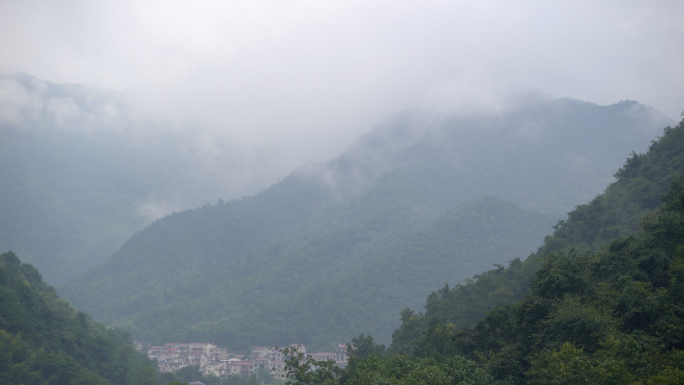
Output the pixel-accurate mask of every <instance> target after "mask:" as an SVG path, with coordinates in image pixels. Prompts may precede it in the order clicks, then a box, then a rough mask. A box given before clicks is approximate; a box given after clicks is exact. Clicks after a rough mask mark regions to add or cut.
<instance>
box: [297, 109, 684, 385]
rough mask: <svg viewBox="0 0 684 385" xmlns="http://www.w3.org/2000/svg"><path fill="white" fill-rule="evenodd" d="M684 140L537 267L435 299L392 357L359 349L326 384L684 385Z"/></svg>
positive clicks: (636, 163) (586, 211) (536, 257)
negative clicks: (654, 197)
mask: <svg viewBox="0 0 684 385" xmlns="http://www.w3.org/2000/svg"><path fill="white" fill-rule="evenodd" d="M683 135H684V121H682V122H680V124H679V125H678V126H677V127H675V128H669V127H668V128H667V129H665V134H664V135H663V137H662V138H660V139H659V140H657V141H654V142H653V143H652V144H651V146H650V148H649V151H648V152H647V153H646V154H642V155H636V154H634V155H633V156H632V157H631V158H630V159H628V161H627V162H626V164H625V165H624V167H622V168H621V169H620V170H619V171H618V172H617V174H616V177H617V178H618V180H617V181H616V182H615V183H613V184H611V186H610V187H609V188H608V189H607V190H606V192H605V193H604V194H602V195H599V196H598V197H596V198H595V199H594V200H592V201H591V202H590V203H588V204H586V205H581V206H579V207H577V209H576V210H574V211H573V212H571V213H570V214H569V218H568V220H566V221H563V222H560V223H559V224H558V226H557V227H556V231H555V232H554V234H553V235H552V236H549V237H547V238H546V241H545V245H544V246H543V247H542V248H540V250H539V251H538V252H537V253H536V254H533V255H531V256H530V257H529V258H528V259H527V260H526V261H524V262H522V261H520V260H514V261H512V262H511V264H510V265H509V267H508V268H503V267H499V268H498V269H495V270H490V271H489V272H487V273H485V274H482V275H479V276H476V277H475V278H476V279H477V281H471V282H470V283H468V284H466V285H459V286H457V287H456V288H454V289H449V287H444V288H443V289H441V290H439V291H437V292H433V293H432V294H431V295H430V296H429V297H428V299H427V304H426V309H427V312H426V314H425V315H423V314H415V312H413V311H412V310H410V309H405V310H404V311H403V312H402V326H401V327H400V328H399V329H397V330H396V331H395V333H394V335H393V340H392V345H391V346H390V348H389V349H388V350H387V351H385V349H384V346H380V345H376V344H375V343H374V340H373V338H372V337H370V336H364V335H360V336H359V337H358V338H354V339H352V343H353V344H354V346H355V348H353V349H348V352H349V354H350V355H351V356H352V358H351V360H350V362H349V365H348V366H347V368H346V369H345V370H344V371H342V372H340V373H339V375H338V376H337V377H335V379H334V380H330V381H328V382H325V383H326V384H334V383H339V384H368V383H373V384H412V383H420V382H421V381H423V383H430V384H475V383H477V384H534V385H536V384H625V385H627V384H680V383H682V382H683V381H684V350H683V349H684V342H683V341H684V307H683V306H682V304H684V297H683V296H682V293H683V292H684V287H682V282H684V176H683V174H684V151H682V150H684V148H683V146H684V140H683V139H684V137H683ZM644 185H646V186H648V187H650V189H645V188H644ZM665 186H667V187H665ZM660 192H662V193H663V194H661V199H659V200H657V201H656V200H653V199H650V197H651V196H652V195H651V194H658V193H660ZM616 233H617V234H618V236H617V238H615V239H613V240H611V241H610V242H606V243H600V241H601V240H602V238H601V237H602V236H605V237H609V236H610V235H609V234H613V235H615V234H616ZM624 234H628V235H624ZM513 292H517V294H522V293H525V295H524V296H520V297H519V299H518V300H517V301H511V299H512V298H514V296H511V293H513ZM502 298H503V301H502ZM478 301H483V302H484V304H482V305H480V304H477V302H478ZM497 302H502V303H503V304H497ZM478 305H479V306H478ZM487 306H489V307H490V309H489V311H488V312H486V313H485V314H484V316H482V311H483V309H484V308H486V307H487ZM484 310H486V309H484ZM468 313H470V314H468ZM464 314H465V316H464ZM292 365H294V366H295V367H296V366H297V364H296V363H292ZM321 370H322V371H325V369H324V368H321ZM321 370H319V372H320V371H321ZM319 377H321V378H323V377H325V375H324V373H320V374H319ZM294 383H295V384H303V383H305V382H301V381H295V382H294ZM309 383H323V382H309Z"/></svg>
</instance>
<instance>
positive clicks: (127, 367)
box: [0, 252, 156, 385]
mask: <svg viewBox="0 0 684 385" xmlns="http://www.w3.org/2000/svg"><path fill="white" fill-rule="evenodd" d="M0 304H2V306H0V382H2V383H3V384H26V385H33V384H35V385H43V384H51V385H76V384H84V385H85V384H93V385H95V384H102V385H105V384H112V385H114V384H119V385H128V384H131V385H132V384H141V385H142V384H149V383H154V381H155V370H156V368H155V364H154V362H152V361H151V360H149V359H148V358H147V356H145V355H142V354H139V353H138V352H136V351H135V349H133V346H132V340H131V335H130V333H128V332H122V331H120V330H113V329H105V328H104V327H103V326H102V325H100V324H97V323H96V322H93V321H92V320H91V319H90V316H88V315H86V314H84V313H82V312H79V311H77V310H74V309H73V308H72V307H70V306H69V305H68V304H67V303H66V302H64V301H62V300H61V299H59V298H58V297H57V295H56V294H55V291H54V289H53V288H52V287H50V286H48V285H47V284H45V283H44V282H43V281H42V279H41V276H40V273H38V271H37V270H36V269H34V268H33V267H32V266H31V265H29V264H25V263H21V262H20V261H19V258H17V256H16V255H15V254H14V253H12V252H7V253H4V254H0ZM150 381H151V382H150Z"/></svg>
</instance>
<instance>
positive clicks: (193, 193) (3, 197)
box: [0, 74, 235, 285]
mask: <svg viewBox="0 0 684 385" xmlns="http://www.w3.org/2000/svg"><path fill="white" fill-rule="evenodd" d="M195 131H197V130H195ZM195 131H192V132H190V131H189V130H188V129H185V128H183V127H168V126H167V125H164V124H162V123H158V122H151V121H149V120H146V119H145V118H143V117H142V116H141V114H140V113H139V111H137V110H136V109H135V108H133V107H132V106H131V105H130V103H129V102H128V101H127V99H126V97H125V95H124V94H123V93H121V92H116V91H110V90H104V89H98V88H94V87H90V86H87V85H79V84H55V83H51V82H48V81H44V80H40V79H37V78H34V77H32V76H29V75H26V74H16V75H3V74H0V179H1V180H2V181H3V186H2V187H3V188H2V189H0V217H2V218H4V219H5V220H3V221H2V224H0V250H14V251H15V252H16V253H18V254H19V255H21V256H22V259H23V260H25V261H27V262H30V263H32V264H33V265H34V266H36V267H37V268H38V269H39V270H40V271H41V272H42V273H43V275H44V277H45V279H46V281H48V282H50V283H51V284H53V285H58V284H62V283H64V282H66V281H67V280H68V279H70V278H72V277H74V276H77V275H79V274H82V273H84V272H86V271H88V269H90V268H92V267H94V266H96V265H98V264H99V263H101V262H102V261H103V260H104V259H106V258H107V257H108V256H109V255H111V254H112V253H113V252H114V251H116V250H117V249H118V248H119V247H121V245H122V244H123V243H124V242H125V241H126V240H127V239H128V238H130V236H131V235H133V234H135V232H137V231H139V230H141V229H143V228H144V227H145V226H146V225H147V224H149V223H150V222H151V221H152V220H154V219H157V218H159V217H161V216H163V215H164V214H167V213H169V212H171V211H172V210H181V209H187V208H191V207H196V206H199V205H201V204H203V203H205V202H209V201H211V202H215V201H216V200H218V199H219V198H220V197H225V196H226V195H227V194H228V193H229V191H230V189H229V188H227V187H226V186H227V185H228V182H225V181H224V179H222V178H221V176H223V175H225V174H226V170H233V169H234V168H235V167H234V165H233V162H234V160H233V158H232V157H231V154H230V151H225V152H219V151H217V150H216V149H215V148H214V146H221V145H222V142H221V141H219V140H218V139H215V140H213V141H212V142H211V143H209V144H207V143H204V142H205V138H203V137H202V136H200V135H198V134H197V132H195ZM232 183H234V181H233V182H232Z"/></svg>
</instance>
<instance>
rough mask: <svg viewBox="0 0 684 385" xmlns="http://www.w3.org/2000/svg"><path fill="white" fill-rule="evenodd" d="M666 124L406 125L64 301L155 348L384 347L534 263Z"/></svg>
mask: <svg viewBox="0 0 684 385" xmlns="http://www.w3.org/2000/svg"><path fill="white" fill-rule="evenodd" d="M669 122H671V121H670V120H669V119H667V118H666V117H664V116H663V115H662V114H659V113H658V112H657V111H655V110H653V109H652V108H649V107H646V106H643V105H640V104H638V103H636V102H630V101H623V102H620V103H617V104H615V105H611V106H605V107H600V106H597V105H594V104H591V103H586V102H581V101H577V100H571V99H559V100H550V99H535V100H532V101H530V102H529V103H521V104H520V105H518V106H516V107H515V108H513V109H511V110H508V111H504V112H502V113H500V114H478V115H468V116H454V117H438V116H429V115H425V114H421V113H417V112H406V113H403V114H399V115H397V116H395V117H394V118H392V119H390V120H388V121H387V122H385V123H383V124H381V125H379V126H378V127H377V128H376V129H375V130H374V131H372V132H371V133H369V134H368V135H366V136H364V137H362V138H361V139H360V140H359V141H358V142H357V143H356V144H354V145H353V146H352V147H351V148H350V149H349V151H347V152H345V153H344V154H342V155H341V156H339V157H338V158H335V159H333V160H331V161H329V162H325V163H319V164H317V163H308V164H305V165H303V166H302V167H300V168H299V169H297V170H296V171H295V172H293V173H292V174H291V175H289V176H288V177H286V178H284V179H283V180H282V181H281V182H279V183H277V184H275V185H273V186H272V187H270V188H268V189H266V190H264V191H262V192H261V193H259V194H256V195H254V196H251V197H245V198H242V199H240V200H232V201H228V202H224V201H219V202H218V203H216V204H211V205H205V206H203V207H200V208H197V209H194V210H189V211H185V212H179V213H175V214H172V215H170V216H168V217H165V218H162V219H160V220H158V221H156V222H155V223H153V224H152V225H151V226H149V227H148V228H146V229H145V230H143V231H141V232H140V233H138V234H136V235H135V236H133V237H132V238H131V239H129V240H128V241H127V242H126V243H125V244H124V245H123V246H122V247H121V249H119V250H118V251H117V252H116V253H114V254H113V255H112V256H111V257H110V258H108V259H107V260H106V261H105V262H104V263H103V264H102V265H101V266H99V267H96V268H94V269H93V270H91V271H90V272H88V273H86V274H85V275H82V276H81V277H79V278H78V279H76V280H74V281H72V282H71V283H69V284H66V285H62V286H60V287H59V290H60V293H62V295H64V296H65V297H66V298H68V299H69V300H70V301H72V302H73V303H74V304H75V305H76V306H77V307H79V308H80V309H84V310H85V311H88V312H89V313H91V314H92V315H93V316H94V317H95V318H96V319H98V320H101V321H103V322H105V323H106V324H108V325H116V326H118V327H121V328H124V329H126V330H131V331H132V332H133V333H134V335H136V336H137V337H140V338H143V339H145V340H149V341H150V342H162V341H163V340H184V339H192V340H204V339H208V340H211V341H214V342H217V343H223V344H226V345H231V346H236V347H237V346H240V347H246V346H249V345H250V344H257V345H258V344H268V343H274V342H276V343H288V342H290V341H293V340H296V341H300V342H302V343H305V344H307V345H310V346H313V347H321V348H323V347H328V346H331V345H332V344H334V343H338V342H340V341H344V340H347V339H348V338H349V336H350V335H355V334H357V332H363V333H368V334H372V335H373V336H375V337H376V338H377V340H378V341H381V342H384V343H387V342H389V338H390V334H391V332H392V330H393V329H394V328H395V327H396V326H397V325H398V322H399V318H398V314H399V311H400V310H401V309H402V308H404V307H406V306H409V307H414V308H415V307H418V306H420V303H421V302H422V298H424V296H425V295H426V293H428V292H429V291H430V290H434V288H435V287H440V286H443V285H444V283H445V282H446V283H449V284H451V285H454V284H458V283H460V282H463V280H464V279H465V278H468V277H471V276H472V275H474V274H478V273H480V272H482V271H484V270H486V269H488V267H489V266H491V264H493V263H499V264H506V263H508V261H511V260H513V259H515V258H516V257H521V258H524V257H525V256H527V255H529V254H530V253H531V252H532V251H534V250H536V249H537V248H538V246H539V245H541V243H542V241H543V237H544V236H545V235H547V234H548V233H550V232H551V226H552V225H553V224H554V223H555V222H557V220H558V219H562V218H563V217H564V213H565V212H567V211H569V210H570V209H572V207H574V205H575V204H579V203H582V202H586V201H587V200H589V199H590V198H591V197H593V196H595V195H596V194H597V193H599V192H600V191H602V189H603V188H604V187H605V186H607V185H608V183H609V182H610V181H611V180H612V179H613V177H612V175H613V173H614V172H615V170H616V169H618V168H619V166H620V165H621V164H622V163H623V162H624V159H625V158H626V157H628V156H629V154H630V153H631V152H632V151H634V150H637V151H644V150H645V149H646V146H647V144H648V142H649V140H651V139H653V138H655V136H656V134H657V133H660V132H662V127H664V126H665V125H666V124H667V123H669ZM483 195H485V196H494V197H497V198H482V199H478V198H480V197H482V196H483ZM350 333H351V334H350Z"/></svg>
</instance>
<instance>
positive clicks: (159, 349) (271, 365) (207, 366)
mask: <svg viewBox="0 0 684 385" xmlns="http://www.w3.org/2000/svg"><path fill="white" fill-rule="evenodd" d="M289 347H290V349H291V350H293V351H296V352H297V353H303V354H304V355H305V357H311V358H313V359H314V360H316V361H326V360H333V361H335V363H336V364H337V365H338V366H340V367H345V366H346V365H347V345H337V348H336V350H335V352H334V353H307V352H306V348H305V347H304V345H301V344H292V345H290V346H289ZM147 354H148V356H149V357H150V358H151V359H154V360H157V364H158V365H159V371H161V372H175V371H177V370H179V369H182V368H184V367H186V366H198V367H199V368H200V371H201V372H202V373H203V374H204V375H209V374H213V375H215V376H216V377H226V376H230V375H235V374H237V375H242V376H251V375H252V374H254V373H257V372H258V371H259V370H264V371H265V372H267V373H270V374H271V375H273V378H275V379H276V380H286V373H285V362H284V360H285V358H286V357H285V356H284V355H283V352H282V350H281V349H277V348H275V347H274V348H267V347H265V346H257V347H256V348H254V350H252V356H251V357H249V358H245V356H244V355H243V354H235V353H229V352H228V351H227V350H226V349H223V348H219V347H217V346H215V345H213V344H210V343H206V342H193V343H189V344H186V343H167V344H164V346H151V347H150V348H149V349H148V350H147Z"/></svg>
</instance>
